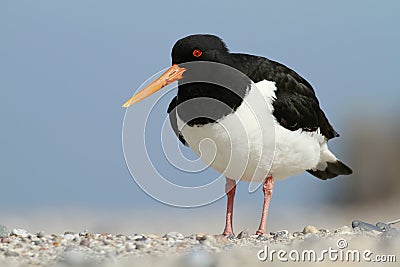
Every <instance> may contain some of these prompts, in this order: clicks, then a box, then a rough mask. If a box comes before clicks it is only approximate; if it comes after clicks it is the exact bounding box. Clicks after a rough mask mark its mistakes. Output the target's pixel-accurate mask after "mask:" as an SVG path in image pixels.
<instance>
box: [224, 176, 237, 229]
mask: <svg viewBox="0 0 400 267" xmlns="http://www.w3.org/2000/svg"><path fill="white" fill-rule="evenodd" d="M235 192H236V181H235V180H232V179H229V178H226V182H225V193H226V195H227V196H228V204H227V206H226V222H225V229H224V232H223V233H222V234H223V235H224V236H231V235H232V236H234V234H233V228H232V215H233V200H234V198H235Z"/></svg>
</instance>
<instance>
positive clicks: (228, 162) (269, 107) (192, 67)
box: [123, 34, 353, 237]
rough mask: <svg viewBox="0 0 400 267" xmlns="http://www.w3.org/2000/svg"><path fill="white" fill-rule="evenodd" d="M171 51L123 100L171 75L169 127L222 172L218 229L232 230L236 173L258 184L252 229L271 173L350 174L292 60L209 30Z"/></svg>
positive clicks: (276, 176)
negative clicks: (156, 72) (157, 72)
mask: <svg viewBox="0 0 400 267" xmlns="http://www.w3.org/2000/svg"><path fill="white" fill-rule="evenodd" d="M171 57H172V66H171V67H170V68H169V69H168V70H167V71H166V72H165V73H164V74H162V75H161V76H160V77H159V78H158V79H157V80H155V81H154V82H153V83H151V84H150V85H148V86H147V87H146V88H144V89H143V90H141V91H140V92H139V93H137V94H135V95H134V96H132V97H131V98H130V99H129V100H127V101H126V102H125V103H124V104H123V107H125V108H127V107H130V106H132V105H133V104H135V103H137V102H139V101H141V100H143V99H145V98H146V97H148V96H149V95H151V94H153V93H155V92H157V91H159V90H160V89H161V88H163V87H165V86H166V85H168V84H171V83H173V82H176V81H177V82H178V91H177V94H176V96H174V98H173V99H172V101H171V103H170V105H169V106H168V109H167V112H168V114H169V119H170V123H171V126H172V129H173V131H174V132H175V134H176V136H177V137H178V138H179V140H180V141H181V142H182V143H183V144H184V145H186V146H189V147H190V148H191V149H192V150H193V151H194V152H195V153H196V154H197V155H199V157H200V158H201V159H202V160H203V161H204V162H206V163H207V164H209V166H210V167H212V168H214V169H215V170H217V171H219V172H220V173H222V174H223V175H224V176H225V193H226V196H227V207H226V215H225V228H224V230H223V233H222V235H224V236H228V237H229V236H234V231H233V204H234V198H235V192H236V184H237V182H238V181H239V180H241V181H249V182H250V181H258V182H260V183H261V184H262V191H263V195H264V200H263V206H262V213H261V220H260V224H259V227H258V230H257V231H256V234H265V233H266V223H267V216H268V210H269V206H270V202H271V198H272V193H273V189H274V181H278V180H282V179H285V178H288V177H290V176H293V175H297V174H300V173H302V172H304V171H307V172H308V173H310V174H311V175H313V176H315V177H317V178H319V179H322V180H328V179H332V178H334V177H337V176H339V175H350V174H352V172H353V171H352V170H351V168H350V167H348V166H347V165H346V164H344V163H343V162H342V161H340V160H339V159H338V158H337V157H336V156H335V155H334V154H333V153H332V152H331V151H330V150H329V148H328V141H329V140H330V139H332V138H335V137H338V136H339V134H338V132H337V131H336V130H335V129H334V128H333V126H332V125H331V123H330V122H329V121H328V118H327V117H326V115H325V113H324V112H323V110H322V109H321V107H320V103H319V101H318V99H317V96H316V94H315V91H314V89H313V87H312V86H311V84H310V83H309V82H308V81H307V80H305V79H304V78H303V77H301V76H300V75H299V74H298V73H297V72H295V71H294V70H292V69H291V68H289V67H287V66H285V65H283V64H281V63H278V62H276V61H273V60H270V59H268V58H266V57H262V56H256V55H251V54H245V53H232V52H230V51H229V49H228V48H227V45H226V44H225V42H224V41H223V40H222V39H221V38H220V37H218V36H216V35H212V34H193V35H189V36H186V37H184V38H181V39H179V40H178V41H177V42H176V43H175V44H174V45H173V48H172V52H171ZM208 81H212V82H208ZM213 81H217V82H213ZM221 83H222V84H221ZM227 87H229V88H227ZM205 139H209V140H212V142H213V145H214V146H212V148H213V149H214V150H215V153H214V154H213V153H212V152H211V151H208V150H211V146H206V148H205V149H204V150H205V151H206V152H207V151H208V152H209V153H206V152H204V151H201V149H200V148H201V143H202V141H203V140H205ZM243 165H244V166H243ZM238 166H240V168H239V167H238Z"/></svg>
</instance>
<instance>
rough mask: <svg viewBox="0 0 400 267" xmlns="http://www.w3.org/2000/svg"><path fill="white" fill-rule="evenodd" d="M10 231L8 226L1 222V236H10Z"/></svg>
mask: <svg viewBox="0 0 400 267" xmlns="http://www.w3.org/2000/svg"><path fill="white" fill-rule="evenodd" d="M9 233H10V232H9V231H8V230H7V227H5V226H4V225H1V224H0V238H2V237H8V235H9Z"/></svg>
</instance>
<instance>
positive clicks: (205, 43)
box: [171, 34, 229, 64]
mask: <svg viewBox="0 0 400 267" xmlns="http://www.w3.org/2000/svg"><path fill="white" fill-rule="evenodd" d="M171 57H172V64H180V63H185V62H192V61H212V62H218V63H225V64H228V63H229V62H228V61H229V51H228V48H226V45H225V43H224V42H223V41H222V40H221V38H219V37H217V36H215V35H211V34H195V35H190V36H187V37H185V38H182V39H180V40H178V41H177V42H176V43H175V45H174V47H173V48H172V52H171Z"/></svg>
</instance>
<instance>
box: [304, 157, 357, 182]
mask: <svg viewBox="0 0 400 267" xmlns="http://www.w3.org/2000/svg"><path fill="white" fill-rule="evenodd" d="M326 164H327V166H326V168H325V170H323V171H320V170H316V171H314V170H307V171H308V172H309V173H311V174H312V175H314V176H315V177H318V178H319V179H322V180H326V179H331V178H334V177H336V176H338V175H349V174H352V173H353V171H352V170H351V169H350V168H349V167H347V166H346V165H345V164H344V163H343V162H341V161H340V160H337V161H336V162H327V163H326Z"/></svg>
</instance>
